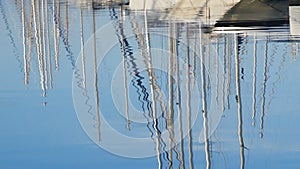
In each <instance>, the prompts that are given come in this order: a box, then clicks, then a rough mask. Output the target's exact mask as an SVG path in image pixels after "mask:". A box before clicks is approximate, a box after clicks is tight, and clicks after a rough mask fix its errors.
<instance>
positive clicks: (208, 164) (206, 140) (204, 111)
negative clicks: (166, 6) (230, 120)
mask: <svg viewBox="0 0 300 169" xmlns="http://www.w3.org/2000/svg"><path fill="white" fill-rule="evenodd" d="M199 27H200V30H199V34H200V71H201V83H202V84H201V91H202V92H201V100H202V115H203V131H204V132H203V134H204V147H205V160H206V169H210V167H211V161H210V150H209V138H208V131H209V130H208V119H207V113H208V112H207V103H206V81H205V68H204V65H205V63H204V53H203V52H204V51H203V44H202V43H203V41H202V29H201V27H202V25H201V24H199Z"/></svg>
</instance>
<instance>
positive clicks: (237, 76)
mask: <svg viewBox="0 0 300 169" xmlns="http://www.w3.org/2000/svg"><path fill="white" fill-rule="evenodd" d="M234 42H235V43H234V44H235V46H234V48H235V85H236V101H237V105H238V107H237V108H238V137H239V144H240V169H244V167H245V155H244V148H245V146H244V139H243V117H242V100H241V89H240V72H239V71H240V60H239V51H238V35H237V34H235V35H234Z"/></svg>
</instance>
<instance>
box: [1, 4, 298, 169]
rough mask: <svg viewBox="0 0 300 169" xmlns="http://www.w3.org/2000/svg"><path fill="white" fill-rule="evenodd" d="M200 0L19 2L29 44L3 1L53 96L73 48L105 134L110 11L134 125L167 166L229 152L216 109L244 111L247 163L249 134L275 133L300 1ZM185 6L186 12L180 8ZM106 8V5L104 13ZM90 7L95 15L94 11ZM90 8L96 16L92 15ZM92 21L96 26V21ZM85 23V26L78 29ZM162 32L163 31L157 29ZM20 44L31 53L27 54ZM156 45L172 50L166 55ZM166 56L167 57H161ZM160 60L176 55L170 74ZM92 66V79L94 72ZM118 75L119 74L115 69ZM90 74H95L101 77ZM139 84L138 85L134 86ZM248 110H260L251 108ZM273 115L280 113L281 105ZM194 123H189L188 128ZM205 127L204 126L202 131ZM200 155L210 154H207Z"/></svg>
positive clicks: (25, 67)
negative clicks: (104, 53)
mask: <svg viewBox="0 0 300 169" xmlns="http://www.w3.org/2000/svg"><path fill="white" fill-rule="evenodd" d="M151 2H152V1H151ZM191 2H194V4H193V8H191V6H190V5H191V4H189V3H188V2H187V1H179V0H177V1H174V4H171V5H170V4H166V3H164V2H161V4H162V5H161V6H159V5H158V4H159V3H160V1H158V2H157V4H151V3H150V2H149V4H147V3H146V4H140V3H141V2H137V1H134V0H132V1H131V2H130V1H129V2H128V1H121V0H119V1H100V0H99V1H92V3H91V2H90V1H88V2H85V1H77V0H74V1H71V0H70V1H65V2H61V1H60V0H57V1H56V0H53V1H52V2H50V1H47V0H42V1H34V0H31V1H29V0H22V1H18V3H15V5H17V8H18V9H20V10H21V13H20V14H21V16H19V17H20V18H21V22H22V23H21V25H22V29H21V33H20V34H22V42H21V44H18V42H17V41H16V40H15V37H14V34H13V31H12V30H13V29H12V28H11V25H12V23H10V20H9V19H8V18H7V11H6V10H5V6H4V5H3V1H1V2H0V11H1V14H2V19H3V21H4V23H5V27H6V28H5V29H6V31H7V32H8V36H9V39H10V44H11V46H12V48H13V51H14V54H15V55H16V58H17V62H18V63H19V65H20V66H19V68H20V69H21V70H22V71H24V72H23V73H24V83H25V85H29V84H30V82H31V79H32V78H33V77H32V76H30V74H31V73H33V71H34V70H33V69H32V66H33V65H34V64H33V63H37V64H36V65H38V68H37V69H36V70H38V74H39V78H40V79H39V81H40V88H41V90H42V96H43V97H46V95H47V90H48V89H52V90H55V86H54V85H53V83H54V82H53V79H54V78H53V74H52V71H53V70H56V71H57V72H59V71H60V69H59V67H60V66H65V65H62V64H61V62H60V57H66V58H67V60H68V62H69V63H68V64H70V66H71V69H72V70H73V72H74V79H73V80H75V84H76V85H77V86H75V87H77V88H79V89H80V91H81V92H82V93H81V94H82V96H83V98H84V100H83V102H84V103H85V106H86V112H87V113H88V114H89V116H91V117H92V119H93V122H94V124H93V125H92V126H93V128H94V129H95V130H97V136H98V137H97V141H98V142H99V143H100V142H101V141H102V139H103V138H102V135H101V130H102V128H101V127H102V120H103V119H101V115H100V114H101V113H103V112H101V110H105V107H106V106H107V105H105V104H104V102H105V98H102V97H101V94H99V93H101V92H102V91H103V90H105V89H104V87H103V86H104V85H103V83H104V81H106V80H107V81H109V79H100V78H99V76H100V75H102V74H104V73H105V72H104V73H103V72H99V65H100V64H101V63H99V62H98V61H99V59H98V56H99V53H100V52H101V51H99V50H98V49H99V46H98V45H99V44H100V45H101V44H102V43H105V39H101V38H102V37H98V36H96V35H97V29H98V28H99V27H101V26H99V25H101V24H102V23H100V22H101V20H109V21H111V23H112V26H113V29H114V30H113V32H114V34H112V35H107V36H108V37H110V36H114V37H115V36H116V39H117V40H118V45H119V48H118V50H117V51H118V52H117V54H119V55H121V62H122V76H123V79H122V82H123V84H118V85H121V86H122V88H123V90H124V96H123V95H122V96H120V97H123V100H125V101H124V105H125V120H126V128H127V131H126V132H129V133H130V132H135V131H134V130H138V129H139V128H146V130H143V131H144V132H145V133H146V134H145V135H150V137H151V139H152V141H153V143H154V144H155V147H153V148H154V149H155V152H156V154H155V156H156V158H157V167H158V168H169V169H171V168H180V169H183V168H190V169H193V168H204V167H205V168H206V169H210V168H213V166H214V164H215V163H218V162H220V161H218V160H217V159H218V158H220V157H219V156H221V155H219V154H224V153H222V152H220V150H219V151H218V150H216V148H215V147H216V146H215V145H217V144H222V142H223V140H222V141H218V139H217V138H215V136H214V135H212V133H214V131H215V130H216V131H218V130H221V129H220V128H217V127H218V124H215V123H219V121H217V120H216V119H217V118H214V115H215V114H218V115H219V114H220V115H221V116H222V118H221V117H219V118H220V120H222V119H225V120H226V119H227V118H236V119H235V120H236V128H235V129H232V128H231V129H230V130H232V131H236V135H235V138H237V140H238V146H239V151H238V154H239V157H240V161H239V164H240V165H239V166H240V168H241V169H243V168H245V167H246V164H247V160H248V159H249V158H250V157H247V155H245V150H250V149H251V148H252V147H250V146H249V147H246V144H247V143H248V140H247V139H249V137H248V136H247V135H246V134H245V133H246V132H248V129H247V128H248V127H251V126H252V127H251V128H252V129H254V130H257V133H259V134H258V135H256V136H255V137H259V138H260V139H261V140H262V139H264V135H266V133H265V131H266V130H267V128H268V124H266V123H265V121H266V118H268V116H266V115H267V112H269V111H270V109H271V107H272V100H273V98H275V96H276V92H277V91H278V90H277V89H276V88H277V85H278V84H279V82H280V81H281V73H282V70H283V69H284V67H285V65H286V60H287V59H288V57H289V51H288V50H289V47H288V44H290V45H291V46H292V47H293V49H291V50H293V51H292V57H293V58H292V59H294V60H296V59H297V56H299V40H300V38H299V35H300V33H299V30H298V31H297V30H296V29H295V27H299V22H297V21H299V16H297V15H295V13H296V14H298V13H297V12H299V8H296V7H297V6H298V5H299V4H296V3H295V2H294V1H291V3H290V4H289V3H287V2H285V1H270V0H268V1H267V0H254V1H251V2H248V1H243V0H241V1H234V2H233V1H232V2H233V3H229V2H228V4H227V5H225V6H224V7H223V8H222V10H221V11H222V13H220V12H219V13H217V12H215V13H213V12H212V11H216V10H218V9H221V7H222V6H220V4H219V3H218V2H217V1H212V2H210V3H208V2H204V1H203V2H202V1H197V2H196V1H191ZM224 2H225V1H224ZM226 2H227V1H226ZM295 4H296V5H295ZM18 5H21V6H18ZM141 6H143V7H141ZM74 7H77V8H74ZM248 7H249V8H248ZM179 9H180V10H179ZM189 9H190V10H191V9H197V10H198V11H197V12H196V13H195V11H191V12H190V13H187V14H186V16H180V13H181V14H182V11H185V12H187V11H188V10H189ZM176 10H178V13H176V12H174V11H176ZM96 12H99V13H101V12H103V14H102V13H101V15H96V14H95V13H96ZM74 13H76V14H78V15H76V17H77V16H79V17H80V18H79V21H78V22H80V23H79V27H78V29H77V28H75V27H74V26H73V25H72V24H73V23H72V22H70V20H71V19H72V17H74V16H73V15H72V14H74ZM83 13H84V14H86V15H87V16H88V17H87V18H85V17H84V15H83ZM17 15H19V14H18V13H17ZM258 16H259V17H258ZM89 17H92V21H91V23H90V21H89ZM89 24H92V28H88V29H87V26H86V25H89ZM98 24H99V25H98ZM75 29H76V31H78V32H79V33H80V35H79V36H78V35H74V34H73V33H74V32H73V31H74V30H75ZM125 29H130V30H131V32H132V35H133V36H132V35H127V34H126V31H125ZM70 30H72V31H70ZM76 31H75V32H76ZM18 33H19V32H18ZM88 35H90V36H91V39H92V41H93V46H92V47H91V48H86V42H87V40H86V37H87V36H88ZM158 35H159V38H161V39H158V38H157V37H158ZM99 39H100V41H99ZM77 43H78V44H80V50H81V52H80V56H78V57H79V59H78V60H80V61H79V62H80V63H81V65H80V66H81V69H79V68H78V67H76V66H77V65H76V58H75V57H76V56H75V54H74V53H75V52H73V51H75V49H74V48H72V47H73V45H74V46H76V45H75V44H77ZM160 45H161V46H160ZM280 45H281V46H280ZM282 45H283V47H282ZM20 46H21V47H22V48H21V49H22V51H23V61H22V60H21V58H20V56H19V55H18V53H19V51H20V49H19V47H20ZM292 47H291V48H292ZM34 49H35V51H34ZM87 49H92V50H93V51H92V56H89V55H88V54H90V51H88V50H87ZM155 49H159V50H163V51H167V52H165V53H163V54H160V55H159V56H157V53H156V52H155ZM262 49H263V50H262ZM136 50H137V51H136ZM279 50H281V51H280V52H279ZM62 51H64V52H65V54H64V53H63V52H62ZM33 56H35V57H33ZM109 57H111V58H113V59H117V58H116V57H114V56H109ZM157 57H159V58H161V61H158V62H159V64H157ZM165 57H167V58H168V59H167V61H166V60H164V61H166V62H167V63H162V60H163V58H165ZM88 58H93V59H92V60H93V62H92V63H93V65H90V64H89V63H87V61H86V60H87V59H88ZM249 58H250V59H249ZM34 59H36V60H34ZM157 65H159V66H161V67H160V68H161V70H164V68H163V67H164V66H165V65H167V66H166V67H167V71H166V72H165V73H167V76H163V75H161V74H159V73H157V71H156V69H157ZM233 65H234V66H233ZM144 70H146V71H145V72H146V74H145V73H144ZM91 72H92V73H91ZM90 73H91V74H92V79H91V78H89V74H90ZM261 75H262V76H261ZM108 76H111V77H113V73H110V74H109V75H108ZM29 77H30V78H29ZM101 77H102V76H101ZM89 82H92V83H93V86H92V87H91V86H89V85H88V83H89ZM234 82H235V83H234ZM197 83H199V85H201V87H198V86H197ZM249 84H250V85H249ZM249 86H250V87H249ZM132 88H133V89H134V91H131V89H132ZM259 88H261V90H259ZM195 89H197V90H198V89H199V93H200V94H201V96H200V95H199V97H197V99H199V100H196V101H195V100H194V99H195V97H194V95H195V94H197V93H195V92H194V91H195ZM234 90H235V92H233V91H234ZM133 93H134V94H133ZM92 94H95V95H92ZM248 95H249V96H250V97H248ZM258 95H259V96H258ZM130 96H136V98H133V97H130ZM258 97H259V98H260V99H258ZM132 99H134V101H133V102H135V103H132ZM249 103H250V104H249ZM131 104H135V105H134V106H135V107H137V108H138V109H141V110H142V113H143V117H144V118H145V120H146V124H143V123H141V124H140V123H139V122H135V121H134V120H133V116H134V115H133V114H132V112H133V110H132V108H131V107H130V106H131ZM195 104H199V107H200V108H199V109H200V111H199V114H200V113H202V117H200V118H199V117H197V119H195V121H196V122H195V123H193V121H194V119H192V118H193V116H192V114H193V113H194V112H195V111H198V109H196V110H195ZM258 105H260V106H258ZM247 111H248V112H249V114H250V115H249V114H246V112H247ZM234 112H236V113H234ZM109 113H116V112H114V111H111V112H109ZM103 114H107V112H104V113H103ZM184 115H187V118H184ZM269 115H270V116H272V113H271V112H270V114H269ZM258 117H259V120H257V118H258ZM227 120H228V119H227ZM248 121H250V123H249V122H248ZM257 121H259V126H258V127H257V126H256V122H257ZM120 123H122V124H123V123H124V121H122V122H120ZM221 123H222V122H221ZM177 125H178V126H177ZM141 126H143V127H141ZM137 128H138V129H137ZM186 128H188V130H187V133H184V132H185V131H186V130H185V129H186ZM199 128H203V129H202V131H201V129H199ZM164 131H166V132H167V133H168V137H167V138H166V137H163V136H162V133H163V132H164ZM245 131H246V132H245ZM197 136H199V137H203V140H196V139H195V138H196V137H197ZM244 136H245V137H244ZM233 143H237V142H233ZM235 146H236V145H235ZM230 148H232V147H230ZM129 151H130V150H129ZM229 153H230V152H229ZM174 156H175V158H174ZM225 156H226V155H225ZM199 159H201V160H202V161H201V160H200V161H201V162H199ZM202 162H203V163H202ZM225 163H226V160H225ZM224 166H226V164H225V165H224Z"/></svg>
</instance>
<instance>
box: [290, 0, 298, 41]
mask: <svg viewBox="0 0 300 169" xmlns="http://www.w3.org/2000/svg"><path fill="white" fill-rule="evenodd" d="M289 17H290V32H291V35H300V2H299V1H298V2H297V1H296V0H290V6H289Z"/></svg>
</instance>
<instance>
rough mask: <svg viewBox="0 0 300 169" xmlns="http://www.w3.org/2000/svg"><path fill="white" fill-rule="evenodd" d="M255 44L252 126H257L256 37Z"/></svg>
mask: <svg viewBox="0 0 300 169" xmlns="http://www.w3.org/2000/svg"><path fill="white" fill-rule="evenodd" d="M253 43H254V49H253V85H252V88H253V93H252V100H253V102H252V126H255V116H256V64H257V61H256V57H257V56H256V54H257V53H256V52H257V51H256V46H257V41H256V35H254V37H253Z"/></svg>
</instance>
